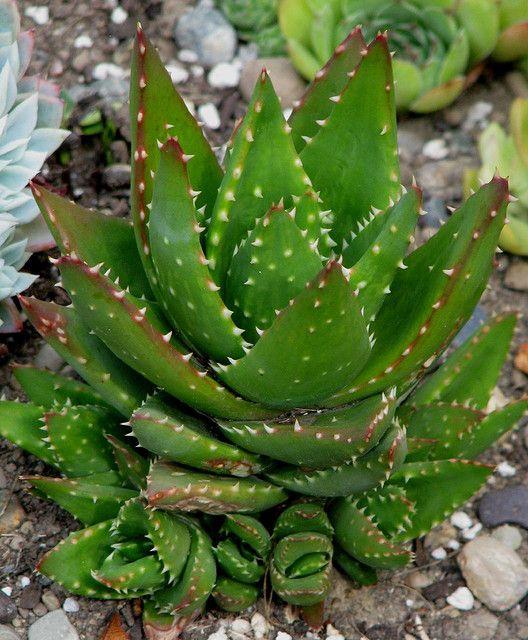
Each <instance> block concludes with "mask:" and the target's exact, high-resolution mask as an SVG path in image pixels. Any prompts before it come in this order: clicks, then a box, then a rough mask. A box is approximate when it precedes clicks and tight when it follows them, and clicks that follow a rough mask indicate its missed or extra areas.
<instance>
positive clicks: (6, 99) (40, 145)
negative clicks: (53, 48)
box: [0, 0, 68, 332]
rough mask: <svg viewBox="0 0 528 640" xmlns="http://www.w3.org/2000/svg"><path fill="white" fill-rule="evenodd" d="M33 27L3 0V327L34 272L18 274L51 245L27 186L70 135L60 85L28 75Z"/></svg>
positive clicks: (10, 326) (13, 323)
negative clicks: (23, 28) (64, 126)
mask: <svg viewBox="0 0 528 640" xmlns="http://www.w3.org/2000/svg"><path fill="white" fill-rule="evenodd" d="M33 44H34V33H33V31H24V32H22V31H21V30H20V15H19V13H18V9H17V5H16V2H15V1H14V0H1V1H0V332H7V331H14V330H16V329H19V328H20V327H21V323H20V319H19V317H18V313H17V311H16V308H15V306H14V305H13V303H12V302H11V300H10V297H11V296H13V295H16V294H17V293H20V292H21V291H24V289H27V287H28V286H29V285H30V284H31V283H32V282H33V281H34V279H35V277H36V276H31V275H29V274H26V273H20V272H19V269H20V268H21V267H22V266H23V265H24V263H25V262H26V260H27V258H28V257H29V255H30V254H31V253H32V252H34V251H42V250H43V249H46V248H49V247H50V246H53V242H52V240H51V236H50V234H49V232H48V230H47V228H46V226H45V224H44V223H43V221H42V218H41V217H40V215H39V209H38V207H37V205H36V203H35V201H34V199H33V197H32V196H31V192H30V191H29V189H27V188H26V187H27V184H28V182H29V181H30V180H31V179H32V178H33V177H34V176H35V175H36V174H37V173H38V172H39V170H40V168H41V167H42V164H43V163H44V161H45V160H46V158H47V157H48V156H49V155H50V154H51V153H52V152H53V151H55V149H56V148H57V147H58V146H59V145H60V144H61V142H62V141H63V140H64V138H65V137H66V136H67V135H68V132H67V131H64V130H63V129H61V128H60V125H61V121H62V112H63V104H62V100H60V99H59V97H58V87H57V86H56V85H54V84H52V83H50V82H48V81H47V80H43V79H41V78H39V77H38V76H27V75H26V71H27V67H28V65H29V62H30V58H31V54H32V50H33Z"/></svg>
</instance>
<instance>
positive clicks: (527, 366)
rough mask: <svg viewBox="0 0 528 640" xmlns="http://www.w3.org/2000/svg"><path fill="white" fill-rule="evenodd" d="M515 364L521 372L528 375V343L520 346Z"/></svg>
mask: <svg viewBox="0 0 528 640" xmlns="http://www.w3.org/2000/svg"><path fill="white" fill-rule="evenodd" d="M513 364H514V365H515V367H516V368H517V369H519V371H522V372H523V373H528V342H523V343H522V344H521V345H519V349H518V350H517V353H516V355H515V359H514V361H513Z"/></svg>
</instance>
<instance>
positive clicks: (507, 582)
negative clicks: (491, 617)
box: [458, 535, 528, 611]
mask: <svg viewBox="0 0 528 640" xmlns="http://www.w3.org/2000/svg"><path fill="white" fill-rule="evenodd" d="M458 564H459V566H460V570H461V571H462V575H463V576H464V579H465V580H466V583H467V585H468V587H469V588H470V589H471V591H472V592H473V594H474V595H475V596H476V597H477V598H478V599H479V600H480V601H481V602H483V603H484V604H485V605H486V606H487V607H488V609H491V610H492V611H506V610H507V609H510V608H511V607H513V605H514V604H516V603H517V602H519V601H520V600H521V599H522V598H524V596H525V595H526V594H527V593H528V568H526V566H525V564H524V563H523V561H522V560H521V558H520V557H519V555H518V554H517V553H516V552H515V551H513V549H510V548H509V547H507V546H506V545H504V544H503V543H502V542H500V541H499V540H497V539H496V538H494V537H493V536H489V535H483V536H480V537H478V538H476V539H475V540H472V541H471V542H468V543H467V544H466V545H465V546H464V548H463V549H462V551H461V552H460V554H459V555H458Z"/></svg>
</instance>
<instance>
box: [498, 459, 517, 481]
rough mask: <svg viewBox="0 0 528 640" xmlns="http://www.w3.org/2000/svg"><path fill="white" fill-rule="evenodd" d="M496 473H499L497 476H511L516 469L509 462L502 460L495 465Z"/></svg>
mask: <svg viewBox="0 0 528 640" xmlns="http://www.w3.org/2000/svg"><path fill="white" fill-rule="evenodd" d="M497 473H498V474H499V476H501V478H512V477H513V476H514V475H515V474H516V473H517V469H516V468H515V467H514V466H513V465H511V464H510V463H509V462H507V461H506V460H504V461H503V462H501V463H500V464H498V465H497Z"/></svg>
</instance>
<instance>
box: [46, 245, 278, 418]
mask: <svg viewBox="0 0 528 640" xmlns="http://www.w3.org/2000/svg"><path fill="white" fill-rule="evenodd" d="M59 266H60V269H61V273H62V275H63V278H64V281H65V283H66V285H67V287H68V290H69V292H70V294H71V296H72V299H73V301H74V305H75V307H76V309H78V311H79V314H80V315H81V316H82V318H83V320H84V322H85V323H87V324H89V325H91V326H93V328H94V331H95V333H96V335H97V336H98V337H99V338H100V339H101V340H102V341H103V342H104V343H105V344H106V345H107V346H108V347H109V348H110V349H111V350H112V352H114V353H115V354H116V355H117V356H119V358H121V360H123V362H125V363H126V364H128V365H129V366H130V367H132V368H134V369H135V370H136V371H138V372H139V373H141V374H142V375H143V376H145V378H147V379H149V380H151V382H153V383H154V384H156V385H158V386H160V387H162V388H164V389H165V390H166V391H167V392H168V393H170V394H171V395H173V396H175V397H176V398H178V400H180V401H181V402H184V403H186V404H188V405H190V406H191V407H193V408H195V409H198V410H200V411H204V412H206V413H209V414H212V415H215V416H219V417H234V418H239V417H241V416H246V417H257V416H258V417H262V416H267V415H270V411H269V410H266V409H261V408H259V407H258V405H253V404H251V403H249V402H247V401H245V400H242V399H241V398H238V397H237V396H235V395H233V394H232V393H231V392H230V391H228V390H227V389H226V388H225V387H223V386H221V385H219V384H218V382H217V381H215V380H213V379H212V378H211V377H210V376H209V375H208V374H207V372H206V371H205V370H204V369H203V367H201V366H200V364H199V363H198V362H196V361H193V360H191V359H190V358H191V356H190V354H186V353H185V350H184V349H182V347H181V345H180V344H179V343H178V342H177V341H176V340H175V339H172V343H171V336H172V332H169V333H167V334H166V335H165V334H163V333H162V331H163V328H162V326H163V325H162V320H161V319H158V318H156V316H152V317H151V318H150V319H149V317H147V315H146V313H145V312H143V310H142V308H141V306H140V304H141V301H137V299H135V298H133V297H132V296H131V295H130V294H127V293H126V292H125V291H124V290H123V289H120V288H118V287H116V286H115V285H114V283H112V281H111V280H109V279H108V278H107V277H105V276H103V275H102V274H100V273H99V272H98V271H97V270H94V269H90V268H89V267H88V266H87V265H86V264H84V263H83V262H81V261H80V260H78V259H74V258H71V257H64V258H61V260H60V261H59ZM136 406H137V405H136Z"/></svg>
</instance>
